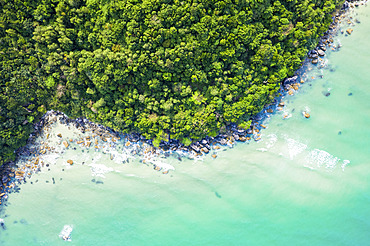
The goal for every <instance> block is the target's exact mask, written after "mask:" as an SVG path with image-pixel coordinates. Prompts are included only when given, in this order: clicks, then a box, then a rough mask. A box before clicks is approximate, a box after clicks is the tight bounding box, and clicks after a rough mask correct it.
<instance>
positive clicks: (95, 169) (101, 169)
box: [89, 164, 114, 178]
mask: <svg viewBox="0 0 370 246" xmlns="http://www.w3.org/2000/svg"><path fill="white" fill-rule="evenodd" d="M89 167H91V175H92V176H95V177H101V178H105V176H104V174H107V173H110V172H113V171H114V169H113V168H111V167H107V166H105V165H103V164H91V165H89Z"/></svg>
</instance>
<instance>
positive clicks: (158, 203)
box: [0, 6, 370, 246]
mask: <svg viewBox="0 0 370 246" xmlns="http://www.w3.org/2000/svg"><path fill="white" fill-rule="evenodd" d="M352 15H353V19H355V18H356V19H358V20H359V21H361V24H357V23H356V25H355V26H354V27H352V28H353V29H354V31H353V33H352V35H350V36H345V35H344V34H339V35H338V36H337V37H336V38H335V42H336V43H338V42H340V43H341V45H342V48H340V51H339V52H327V55H326V57H325V60H326V63H327V67H326V68H324V69H317V68H316V67H314V68H313V69H312V70H311V71H309V72H307V74H306V77H307V78H308V79H307V80H306V82H305V83H304V85H303V86H302V87H301V88H300V90H299V91H298V92H297V93H296V94H295V95H294V96H286V97H285V98H283V101H284V102H285V103H286V106H285V108H284V110H283V111H281V112H277V113H276V114H274V115H272V116H271V118H268V119H266V120H265V121H264V124H265V125H266V126H267V129H264V130H263V131H262V132H261V133H262V140H261V141H259V142H251V143H238V144H237V145H236V146H235V147H234V148H232V149H227V150H226V151H224V149H222V150H220V151H218V152H217V156H218V157H217V158H216V159H213V158H212V157H211V156H210V155H208V156H206V157H204V158H203V160H197V161H194V160H187V159H185V158H183V160H182V162H180V161H179V160H177V159H176V158H167V159H163V160H162V161H163V162H165V163H166V164H169V165H171V166H173V167H174V169H175V170H170V172H169V173H168V174H167V175H164V174H162V173H161V172H157V171H155V170H153V167H152V166H150V165H144V164H143V163H141V162H140V161H139V158H136V159H132V158H131V161H130V163H126V164H122V162H121V160H120V157H119V156H118V153H122V152H123V151H124V147H123V146H121V149H120V150H118V152H117V153H116V156H117V157H116V158H115V159H114V160H110V155H109V154H104V153H103V152H101V151H100V152H93V151H90V153H87V152H86V151H85V152H82V149H80V148H78V147H77V149H76V150H73V148H69V149H68V150H67V151H66V152H64V153H63V154H55V155H48V156H45V157H44V158H45V159H44V161H45V163H49V164H50V167H49V168H50V171H48V168H46V167H44V168H42V171H41V172H40V173H38V174H35V175H33V176H32V177H31V178H30V179H27V183H26V184H22V185H21V186H20V188H21V190H20V191H19V193H11V194H10V195H9V199H8V203H7V206H5V207H3V209H2V211H1V213H0V217H1V218H4V222H5V226H6V230H0V245H9V246H10V245H67V244H68V245H369V244H370V233H369V231H370V207H369V205H370V128H369V124H370V80H369V77H368V68H369V65H370V42H369V40H370V32H369V30H370V7H365V6H361V7H360V8H357V9H356V12H353V13H352ZM346 28H347V27H346V26H344V27H343V30H346ZM307 69H308V68H307ZM320 75H322V76H323V77H322V78H320ZM312 77H314V79H312ZM328 92H330V96H325V94H326V93H328ZM350 93H352V94H350ZM302 111H308V112H309V113H310V114H311V117H310V118H309V119H305V118H304V117H303V116H302ZM285 114H286V115H289V116H291V117H288V118H286V119H283V116H284V115H285ZM52 131H53V133H54V135H56V134H57V133H58V132H62V133H63V135H64V136H67V135H68V134H73V133H70V132H68V131H67V130H66V129H62V127H61V126H56V127H55V128H53V129H52ZM74 134H76V133H74ZM71 136H72V135H71ZM68 159H72V160H74V162H75V163H74V165H73V166H70V165H69V164H67V163H66V161H67V160H68ZM83 162H84V164H82V163H83ZM62 169H64V171H62ZM53 179H54V183H53ZM92 180H93V181H94V182H92ZM31 182H32V184H31ZM65 225H70V226H72V227H73V231H72V234H71V239H72V240H71V241H70V242H66V241H63V240H62V239H60V238H59V233H60V232H61V231H62V229H63V227H64V226H65Z"/></svg>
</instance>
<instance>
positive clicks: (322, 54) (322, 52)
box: [317, 49, 325, 56]
mask: <svg viewBox="0 0 370 246" xmlns="http://www.w3.org/2000/svg"><path fill="white" fill-rule="evenodd" d="M317 53H318V54H319V56H324V55H325V52H324V51H323V50H321V49H320V50H318V51H317Z"/></svg>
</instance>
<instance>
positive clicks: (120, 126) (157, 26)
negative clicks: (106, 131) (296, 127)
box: [0, 0, 343, 164]
mask: <svg viewBox="0 0 370 246" xmlns="http://www.w3.org/2000/svg"><path fill="white" fill-rule="evenodd" d="M342 2H343V1H342V0H327V1H321V0H305V1H297V0H281V1H270V0H258V1H257V0H239V1H228V0H224V1H222V0H198V1H190V0H184V1H177V0H166V1H164V0H158V1H152V0H144V1H137V0H115V1H113V0H104V1H103V0H89V1H84V0H59V1H57V0H33V1H31V0H22V1H21V0H12V1H0V81H1V87H0V137H1V138H0V156H1V157H0V158H1V159H0V164H1V163H4V162H6V161H9V160H11V159H13V158H14V154H13V151H14V149H16V148H18V147H20V146H22V145H24V143H25V141H26V139H27V138H28V136H29V133H30V131H31V123H32V122H36V121H37V120H38V119H39V118H40V116H41V115H42V114H43V113H45V111H46V110H47V109H56V110H61V111H63V112H65V113H67V114H68V115H69V116H71V117H81V116H83V117H87V118H89V119H90V120H93V121H96V122H100V123H103V124H105V125H107V126H109V127H112V128H114V129H116V130H121V131H123V132H140V133H142V134H143V135H144V136H145V137H147V138H152V139H154V143H155V144H156V145H158V144H159V142H160V141H161V140H168V137H170V138H176V139H180V140H182V142H183V143H184V144H186V145H188V144H190V143H191V139H192V140H196V139H199V138H202V137H204V136H206V135H212V136H214V135H216V134H217V132H219V130H220V129H221V128H223V127H224V126H225V125H226V124H228V123H229V122H235V123H237V124H238V125H239V126H240V127H242V128H247V127H249V124H250V122H249V121H248V119H249V118H250V116H252V115H253V114H255V113H257V112H259V111H260V110H261V109H262V107H263V105H265V104H266V103H268V102H270V101H271V98H272V97H273V95H274V94H275V92H276V91H277V89H278V88H279V82H280V81H281V80H282V79H284V78H285V77H286V76H289V75H292V74H293V72H294V71H295V70H296V69H297V68H298V67H299V66H300V65H301V62H302V59H303V58H304V56H305V54H306V53H307V51H308V50H309V49H311V48H313V46H314V45H315V43H316V42H317V39H318V37H319V35H320V34H321V33H323V32H324V31H325V30H326V29H327V28H328V25H329V24H330V22H331V13H332V12H333V11H334V9H335V7H336V6H339V4H340V3H342Z"/></svg>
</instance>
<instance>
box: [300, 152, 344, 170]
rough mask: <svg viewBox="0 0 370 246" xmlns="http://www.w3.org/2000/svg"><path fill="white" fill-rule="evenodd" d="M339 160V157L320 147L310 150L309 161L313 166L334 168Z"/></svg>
mask: <svg viewBox="0 0 370 246" xmlns="http://www.w3.org/2000/svg"><path fill="white" fill-rule="evenodd" d="M339 160H340V159H339V158H338V157H335V156H333V155H331V154H330V153H328V152H326V151H324V150H320V149H314V150H312V151H310V152H309V154H308V157H307V163H308V164H309V165H310V166H311V167H313V168H320V167H325V168H327V169H333V168H335V167H336V165H337V164H338V161H339Z"/></svg>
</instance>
